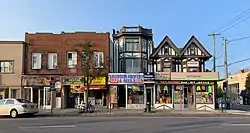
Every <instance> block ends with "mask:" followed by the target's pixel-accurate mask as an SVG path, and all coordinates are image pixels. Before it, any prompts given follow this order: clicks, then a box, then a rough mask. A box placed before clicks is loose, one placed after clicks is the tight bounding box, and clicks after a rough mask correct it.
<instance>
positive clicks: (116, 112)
mask: <svg viewBox="0 0 250 133" xmlns="http://www.w3.org/2000/svg"><path fill="white" fill-rule="evenodd" d="M247 114H248V115H249V116H250V112H244V111H240V110H227V111H226V112H224V113H222V112H219V111H218V110H213V111H188V110H183V111H176V110H159V109H157V110H152V112H151V113H145V112H143V110H142V109H112V110H111V112H110V110H108V109H98V110H96V111H95V112H94V113H79V112H78V109H54V110H53V113H50V110H40V112H39V113H38V116H61V117H63V116H83V117H84V116H86V117H95V116H97V117H100V116H106V117H112V116H113V117H115V116H119V117H128V116H169V117H171V116H173V117H174V116H177V117H178V116H194V117H211V116H242V115H247Z"/></svg>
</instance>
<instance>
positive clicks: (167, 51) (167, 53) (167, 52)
mask: <svg viewBox="0 0 250 133" xmlns="http://www.w3.org/2000/svg"><path fill="white" fill-rule="evenodd" d="M164 53H165V54H166V55H169V47H168V46H165V48H164Z"/></svg>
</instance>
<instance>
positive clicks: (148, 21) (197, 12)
mask: <svg viewBox="0 0 250 133" xmlns="http://www.w3.org/2000/svg"><path fill="white" fill-rule="evenodd" d="M249 5H250V1H249V0H240V1H239V0H238V1H235V0H41V1H38V0H36V1H35V0H1V1H0V40H4V41H13V40H15V41H16V40H18V41H23V40H24V35H25V32H53V33H60V32H61V31H65V32H74V31H96V32H110V33H112V29H116V30H119V29H120V28H121V27H122V26H138V25H141V26H143V27H145V28H150V29H153V34H154V43H155V46H157V45H158V44H159V43H160V41H161V40H162V39H163V38H164V36H165V35H168V36H169V37H170V38H171V40H172V41H173V42H174V43H175V44H176V45H177V47H183V46H184V45H185V44H186V43H187V41H188V40H189V38H190V37H191V36H192V35H195V36H196V37H197V38H198V40H199V41H200V42H201V43H202V44H203V45H204V47H205V48H206V49H207V50H208V51H209V52H210V53H211V54H213V47H212V46H213V45H212V38H211V37H208V34H210V33H212V32H216V33H222V34H221V35H220V36H218V37H217V38H216V51H217V54H216V56H217V57H218V59H217V60H216V64H217V65H222V64H223V51H222V50H223V49H222V48H223V47H222V46H223V45H222V37H226V38H227V39H228V40H234V39H238V38H244V37H247V36H250V30H249V25H250V13H249V14H246V15H245V17H241V19H235V20H236V21H235V23H230V20H232V19H233V18H235V17H236V16H237V15H239V14H241V13H242V12H243V11H245V10H247V9H249V8H250V7H249ZM248 12H250V11H248ZM248 18H249V19H248ZM240 21H241V23H240ZM231 22H232V21H231ZM237 23H238V24H237ZM223 30H224V31H225V32H222V31H223ZM249 42H250V38H249V39H244V40H240V41H235V42H230V43H229V44H228V62H229V63H230V62H235V61H238V60H242V59H245V58H249V57H250V52H249V49H248V47H249V48H250V45H249ZM207 67H208V68H210V69H211V68H212V59H211V60H210V61H208V63H207ZM243 68H250V60H248V61H245V62H242V63H237V64H234V65H231V66H229V73H235V72H238V71H239V70H240V69H243ZM217 70H218V71H219V72H220V76H221V77H222V76H223V75H224V74H223V73H224V69H223V67H219V68H217Z"/></svg>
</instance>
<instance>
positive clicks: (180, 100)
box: [173, 85, 184, 110]
mask: <svg viewBox="0 0 250 133" xmlns="http://www.w3.org/2000/svg"><path fill="white" fill-rule="evenodd" d="M183 90H184V89H183V86H181V85H176V86H175V87H174V91H173V92H174V93H173V103H174V109H175V110H183V109H184V93H183Z"/></svg>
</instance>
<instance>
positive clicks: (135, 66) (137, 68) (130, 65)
mask: <svg viewBox="0 0 250 133" xmlns="http://www.w3.org/2000/svg"><path fill="white" fill-rule="evenodd" d="M125 63H126V66H125V69H126V72H127V73H137V72H141V59H126V61H125Z"/></svg>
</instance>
